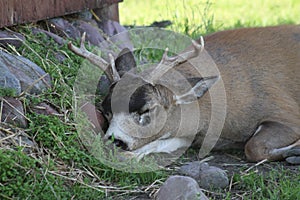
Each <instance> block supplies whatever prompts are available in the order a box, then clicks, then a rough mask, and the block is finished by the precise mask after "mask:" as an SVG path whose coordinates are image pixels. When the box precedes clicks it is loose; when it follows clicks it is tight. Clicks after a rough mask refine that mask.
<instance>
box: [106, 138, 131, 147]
mask: <svg viewBox="0 0 300 200" xmlns="http://www.w3.org/2000/svg"><path fill="white" fill-rule="evenodd" d="M108 140H112V141H113V144H114V145H116V147H120V148H121V149H122V150H124V151H127V150H128V146H127V144H126V143H125V142H123V141H122V140H119V139H116V138H114V139H113V138H112V136H109V137H108Z"/></svg>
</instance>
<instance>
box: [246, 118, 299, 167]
mask: <svg viewBox="0 0 300 200" xmlns="http://www.w3.org/2000/svg"><path fill="white" fill-rule="evenodd" d="M297 149H298V150H297ZM245 154H246V157H247V159H248V160H249V161H253V162H257V161H261V160H264V159H268V160H270V161H275V160H284V159H286V160H287V161H288V162H289V160H292V161H295V162H297V159H298V161H299V160H300V135H299V134H297V133H296V132H295V131H293V130H292V129H291V128H290V127H288V126H286V125H284V124H281V123H278V122H265V123H262V124H261V125H260V127H259V129H258V131H256V133H255V134H254V135H253V136H252V137H251V138H250V139H249V141H248V142H247V143H246V146H245ZM299 164H300V161H299Z"/></svg>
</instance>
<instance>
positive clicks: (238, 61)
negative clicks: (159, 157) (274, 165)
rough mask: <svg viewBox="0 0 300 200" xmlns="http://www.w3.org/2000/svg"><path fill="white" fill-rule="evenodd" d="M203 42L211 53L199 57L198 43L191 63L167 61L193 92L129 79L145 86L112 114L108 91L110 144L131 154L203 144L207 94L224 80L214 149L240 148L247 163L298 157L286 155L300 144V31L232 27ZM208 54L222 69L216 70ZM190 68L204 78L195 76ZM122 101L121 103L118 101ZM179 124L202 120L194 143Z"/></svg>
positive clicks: (105, 104)
mask: <svg viewBox="0 0 300 200" xmlns="http://www.w3.org/2000/svg"><path fill="white" fill-rule="evenodd" d="M204 41H205V50H206V52H207V53H208V54H204V53H201V50H202V49H201V48H200V47H199V46H197V45H195V44H194V45H193V47H190V48H188V49H187V50H186V51H185V52H189V51H190V50H191V49H193V48H194V49H195V52H196V53H195V54H190V55H188V56H187V60H188V62H185V61H183V60H180V59H178V58H177V59H176V62H175V61H174V59H173V58H165V60H164V58H163V60H162V63H164V64H165V65H170V66H171V67H172V68H174V69H176V70H177V71H178V72H179V73H180V74H181V75H182V76H183V77H185V79H186V80H188V82H189V83H191V87H190V88H187V89H185V88H182V89H178V90H177V92H178V93H176V94H174V92H172V90H170V89H169V88H166V87H164V83H163V82H164V80H162V81H158V82H156V83H154V82H153V81H152V80H153V79H151V80H150V81H149V80H148V79H144V78H140V79H139V77H140V76H141V75H132V78H131V79H130V80H132V81H134V80H135V79H139V80H140V82H141V83H142V84H141V87H139V88H138V89H137V90H136V91H135V92H134V93H133V94H132V95H131V97H130V101H129V112H124V111H123V110H122V109H121V110H119V111H118V110H116V111H115V112H113V110H112V107H111V106H112V105H113V103H112V102H111V101H112V100H111V99H112V96H111V94H110V95H109V96H108V98H106V99H105V100H104V102H103V107H104V109H105V112H112V113H113V117H112V120H111V123H110V126H109V128H108V130H107V132H106V139H109V138H111V137H113V138H114V139H115V141H116V142H117V143H118V144H122V145H123V146H124V147H125V149H126V150H128V151H129V152H131V153H132V155H134V156H141V155H142V156H144V155H147V154H150V153H172V152H175V151H177V150H178V149H180V148H182V147H186V146H189V145H190V144H191V142H192V141H191V140H193V144H194V146H196V147H197V146H199V147H200V146H201V145H202V142H203V138H204V136H205V133H206V131H207V129H208V124H209V122H210V117H211V100H210V95H209V92H207V91H209V89H210V88H211V89H213V87H214V84H219V82H220V81H218V80H219V78H221V80H222V81H223V83H224V87H225V93H226V101H227V104H226V111H227V112H226V118H225V123H224V126H223V129H222V133H221V136H220V138H219V140H218V142H217V144H216V145H215V149H225V148H227V149H228V148H232V147H243V148H244V149H245V154H246V156H247V158H248V160H250V161H260V160H263V159H268V160H281V159H283V158H286V157H289V156H298V157H299V156H300V155H299V154H300V153H299V151H298V153H296V154H297V155H294V154H289V152H291V151H293V149H295V148H297V147H300V110H299V109H300V106H299V104H300V26H296V25H295V26H292V25H290V26H277V27H266V28H244V29H237V30H228V31H222V32H217V33H214V34H211V35H208V36H206V37H205V38H204ZM208 56H210V57H211V58H212V59H213V60H214V62H215V63H216V65H217V67H218V70H219V72H215V71H213V70H212V71H211V67H210V63H209V62H207V60H209V58H208ZM126 60H127V61H128V58H127V59H126ZM128 64H129V65H133V64H131V63H128ZM159 65H160V64H159ZM191 65H194V66H200V67H201V71H207V73H204V74H203V77H195V76H196V75H195V71H193V68H192V67H191ZM112 66H114V64H112ZM116 67H117V68H118V66H116ZM159 67H161V68H163V67H165V66H163V65H162V66H159ZM112 71H115V70H112ZM158 74H159V73H158ZM207 74H208V75H207ZM110 76H111V75H110ZM197 76H199V75H198V74H197ZM123 77H124V76H123ZM123 77H121V81H122V79H124V78H123ZM154 77H155V74H154ZM163 78H164V77H162V79H163ZM117 81H119V78H118V79H117ZM168 81H172V80H167V81H166V82H168ZM177 82H178V81H177ZM169 85H172V86H174V87H177V86H178V87H180V86H181V85H182V84H177V85H176V82H174V83H171V84H169ZM114 90H116V88H112V91H114ZM125 92H126V90H125ZM120 96H121V97H122V95H120ZM121 97H120V98H121ZM192 99H193V100H192ZM117 102H119V103H118V104H122V103H120V102H121V100H120V99H119V100H118V101H117ZM196 104H197V105H198V106H199V109H200V113H201V116H198V115H196V116H193V114H192V113H193V107H189V106H190V105H196ZM181 109H187V110H188V109H190V113H191V115H189V116H186V119H180V112H181ZM157 118H158V119H159V120H157ZM180 120H187V121H191V122H192V121H195V120H196V121H197V120H198V121H199V123H200V126H199V128H198V130H196V132H197V135H196V137H195V138H194V137H193V136H194V135H192V134H190V133H191V132H194V131H195V130H192V127H188V126H187V127H186V128H185V129H182V130H181V129H180V130H179V128H178V127H179V124H180ZM154 121H155V123H154ZM161 121H163V123H161V124H160V122H161ZM152 123H154V124H153V125H152ZM133 133H134V134H133ZM122 145H120V146H122ZM286 155H289V156H286Z"/></svg>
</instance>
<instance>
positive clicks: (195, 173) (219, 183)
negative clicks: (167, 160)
mask: <svg viewBox="0 0 300 200" xmlns="http://www.w3.org/2000/svg"><path fill="white" fill-rule="evenodd" d="M180 173H181V174H184V175H187V176H190V177H192V178H194V179H195V180H196V181H197V182H198V183H199V185H200V187H201V188H204V189H211V188H226V187H227V186H228V184H229V179H228V176H227V174H226V172H225V171H224V170H222V169H220V168H218V167H214V166H209V165H208V163H200V162H197V161H195V162H190V163H188V164H186V165H183V166H182V167H181V168H180Z"/></svg>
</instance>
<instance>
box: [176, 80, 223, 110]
mask: <svg viewBox="0 0 300 200" xmlns="http://www.w3.org/2000/svg"><path fill="white" fill-rule="evenodd" d="M196 79H198V81H197V82H196V83H195V85H194V86H193V87H192V88H191V89H190V90H189V91H188V92H187V93H185V94H183V95H180V96H176V95H175V96H174V100H175V101H176V104H189V103H192V102H194V101H196V100H197V99H199V98H201V97H202V96H203V95H204V94H205V93H206V92H207V91H208V90H209V88H211V86H213V85H214V83H216V82H217V80H219V76H210V77H205V78H192V79H191V80H189V82H190V83H193V82H195V80H196Z"/></svg>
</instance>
